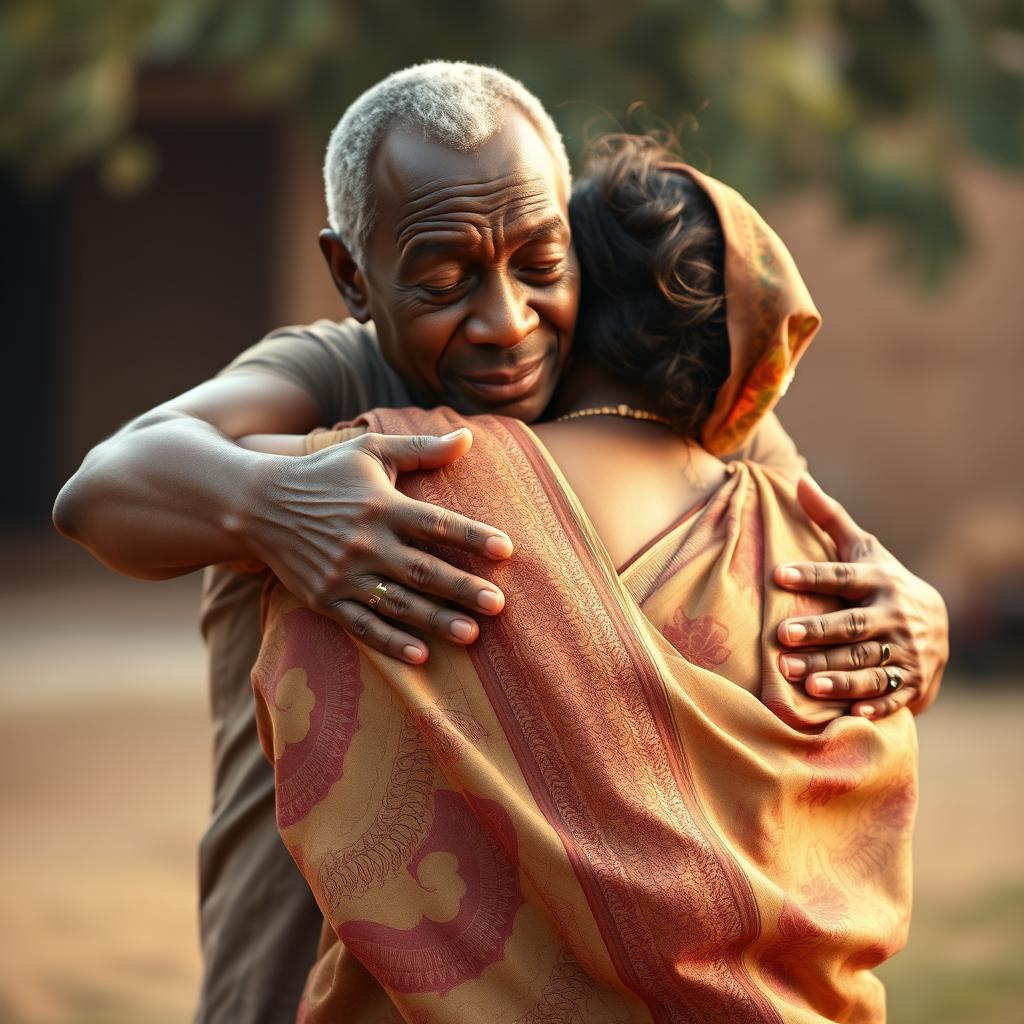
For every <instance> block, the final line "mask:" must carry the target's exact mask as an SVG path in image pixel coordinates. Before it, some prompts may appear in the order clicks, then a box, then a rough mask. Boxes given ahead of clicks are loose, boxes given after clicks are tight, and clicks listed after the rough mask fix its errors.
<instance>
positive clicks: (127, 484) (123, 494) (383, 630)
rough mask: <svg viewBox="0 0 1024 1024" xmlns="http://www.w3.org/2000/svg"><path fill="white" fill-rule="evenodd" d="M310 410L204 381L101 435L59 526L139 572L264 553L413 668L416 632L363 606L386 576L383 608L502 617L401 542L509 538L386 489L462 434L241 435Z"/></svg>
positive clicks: (245, 380)
mask: <svg viewBox="0 0 1024 1024" xmlns="http://www.w3.org/2000/svg"><path fill="white" fill-rule="evenodd" d="M319 415H320V414H319V411H318V409H317V407H316V405H315V403H314V402H313V400H312V399H311V398H310V397H309V395H308V394H307V393H306V392H305V391H304V390H303V389H302V388H301V387H299V386H298V385H297V384H295V383H292V382H290V381H287V380H284V379H282V378H280V377H276V376H274V375H272V374H270V373H258V372H254V373H233V374H228V375H225V376H221V377H218V378H215V379H214V380H210V381H207V382H205V383H203V384H200V385H199V386H198V387H196V388H193V389H192V390H191V391H188V392H186V393H185V394H184V395H181V396H180V397H178V398H176V399H172V400H171V401H170V402H167V403H165V404H164V405H161V406H158V407H157V408H156V409H154V410H152V411H151V412H149V413H146V414H144V415H143V416H140V417H139V418H138V419H136V420H134V421H133V422H132V423H129V424H128V425H127V426H126V427H124V428H123V429H122V430H120V431H119V432H118V433H116V434H114V435H113V436H112V437H110V438H108V439H107V440H106V441H103V442H102V443H101V444H99V445H97V446H96V448H94V449H93V450H92V451H91V452H90V453H89V455H88V456H86V458H85V460H84V461H83V463H82V466H81V467H80V468H79V470H78V471H77V472H76V473H75V475H74V476H73V477H72V478H71V479H70V480H69V481H68V483H67V484H66V485H65V486H64V488H63V489H62V490H61V492H60V494H59V495H58V497H57V502H56V504H55V506H54V523H55V525H56V527H57V529H58V530H59V531H60V532H61V533H63V534H64V535H65V536H68V537H70V538H71V539H73V540H76V541H78V542H79V543H80V544H82V545H84V546H85V547H86V548H88V549H89V550H90V551H91V552H92V553H93V554H94V555H95V556H96V557H97V558H98V559H99V560H100V561H102V562H104V563H105V564H107V565H109V566H110V567H111V568H113V569H116V570H117V571H118V572H122V573H125V574H126V575H130V576H134V577H137V578H142V579H165V578H168V577H171V576H177V575H181V574H183V573H185V572H189V571H191V570H192V569H195V568H198V567H200V566H203V565H210V564H214V563H219V562H228V561H238V560H248V559H257V560H259V561H261V562H263V563H264V564H266V565H267V566H269V567H270V569H271V570H272V571H273V572H274V573H275V574H276V575H277V576H278V577H279V578H280V579H281V580H282V582H283V583H284V584H285V586H287V587H288V588H289V590H291V591H292V592H293V593H294V594H295V595H296V596H297V597H299V598H300V600H302V601H304V602H305V603H307V604H308V605H309V606H311V607H313V608H315V609H316V610H317V611H320V612H322V613H323V614H326V615H329V616H331V617H332V618H334V619H336V620H337V621H339V622H340V623H341V624H342V625H344V626H345V627H346V628H347V629H349V630H350V631H351V632H353V633H354V634H355V635H357V636H360V637H361V638H362V639H364V640H366V642H367V643H369V644H370V645H371V646H373V647H376V648H377V649H379V650H381V651H384V652H385V653H389V654H392V655H394V656H396V657H400V658H403V659H404V660H406V661H410V662H413V663H419V662H421V661H423V660H425V658H426V657H427V651H426V647H425V645H424V643H423V642H422V641H421V640H419V639H418V638H416V637H415V636H412V635H411V634H409V633H407V632H405V631H403V630H401V629H398V628H396V627H394V626H393V625H392V624H391V623H390V622H387V621H385V620H384V619H382V618H381V617H380V616H379V615H377V614H374V612H373V611H371V610H370V609H369V608H368V607H367V603H366V602H367V601H368V599H369V598H370V597H371V596H372V595H373V593H374V589H375V587H376V584H377V583H378V582H380V581H382V580H387V581H388V583H387V586H388V594H387V597H386V600H385V601H383V602H381V605H380V610H381V611H382V612H384V614H386V615H387V616H388V617H389V618H391V619H396V620H399V621H401V622H405V623H408V624H409V625H413V626H418V627H421V628H423V629H426V630H430V631H432V632H434V633H435V634H437V635H440V636H443V637H445V638H446V639H449V640H455V641H457V642H462V643H466V642H471V641H472V640H473V639H475V638H476V635H477V633H478V627H477V625H476V623H475V622H474V621H473V620H472V619H471V618H470V617H468V616H466V615H464V614H463V615H460V614H459V613H458V611H457V610H455V609H450V608H447V607H446V606H445V604H444V602H445V601H453V602H455V603H457V604H461V605H462V606H463V607H466V608H469V609H471V610H473V611H476V612H483V613H485V614H496V613H497V612H499V611H500V610H501V607H502V606H503V604H504V597H503V595H502V594H501V592H500V590H498V588H497V587H495V586H494V585H493V584H491V583H489V582H488V581H486V580H483V579H481V578H479V577H475V576H471V575H469V574H467V573H464V572H461V571H459V570H457V569H454V568H453V567H451V566H450V565H448V564H447V563H445V562H442V561H440V560H439V559H436V558H433V557H431V556H428V555H426V554H424V553H423V552H422V551H420V550H418V549H416V548H412V547H410V545H409V541H416V540H422V541H433V542H437V543H441V544H445V545H448V546H452V547H456V548H460V549H462V550H465V551H469V552H473V553H476V554H479V555H483V556H485V557H490V558H494V559H500V558H505V557H508V556H509V555H510V554H511V549H512V544H511V541H510V540H509V539H508V537H507V536H505V534H503V533H502V532H501V531H499V530H495V529H494V528H492V527H490V526H488V525H486V524H483V523H476V522H473V521H472V520H468V519H465V518H464V517H462V516H456V515H453V514H451V513H449V512H447V511H445V510H439V509H437V508H435V507H434V506H432V505H428V504H425V503H423V502H416V501H413V500H412V499H409V498H407V497H405V496H404V495H402V494H400V493H399V492H398V491H396V490H395V489H394V486H393V485H394V480H395V477H396V476H397V474H398V473H399V472H404V471H411V470H415V469H432V468H438V467H440V466H443V465H447V464H448V463H449V462H452V461H454V460H455V459H456V458H458V457H460V456H461V455H462V454H464V453H465V452H466V451H467V450H468V449H469V446H470V444H471V443H472V438H471V436H470V435H469V434H468V432H466V431H462V432H456V433H455V434H453V435H450V436H449V437H447V438H427V437H393V438H385V437H381V436H379V435H374V434H367V435H364V436H363V437H362V438H359V439H357V440H355V441H352V442H349V443H348V444H344V445H339V446H337V447H335V448H332V449H330V450H328V451H324V452H321V453H319V454H317V455H315V456H310V457H308V458H303V459H294V458H288V457H285V456H277V455H268V454H261V453H258V452H253V451H248V450H246V449H244V448H241V447H240V446H239V445H237V444H236V443H235V438H237V437H240V436H243V435H245V434H258V433H264V434H266V433H279V434H289V433H290V434H296V433H305V432H306V431H308V430H309V429H310V428H311V427H313V426H315V425H316V422H317V420H318V418H319ZM438 599H440V600H438Z"/></svg>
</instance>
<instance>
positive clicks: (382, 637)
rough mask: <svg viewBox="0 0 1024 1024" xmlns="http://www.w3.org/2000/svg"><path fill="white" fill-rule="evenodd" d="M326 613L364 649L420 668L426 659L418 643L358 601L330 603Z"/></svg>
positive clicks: (425, 654) (419, 641) (414, 638)
mask: <svg viewBox="0 0 1024 1024" xmlns="http://www.w3.org/2000/svg"><path fill="white" fill-rule="evenodd" d="M329 611H330V615H331V618H333V619H334V620H335V621H336V622H339V623H340V624H341V625H342V626H344V627H345V629H346V630H347V631H348V632H349V633H351V634H352V636H354V637H355V638H356V639H357V640H361V641H362V642H363V643H364V644H366V646H367V647H372V648H373V649H374V650H375V651H380V652H381V654H387V655H390V656H391V657H392V658H398V659H399V660H401V661H405V662H408V664H410V665H422V664H423V662H425V661H426V660H427V655H428V653H429V652H428V651H427V647H426V645H425V644H424V643H423V641H422V640H418V639H417V638H416V637H414V636H410V635H409V634H408V633H404V632H402V630H400V629H395V627H394V626H392V625H391V624H390V623H387V622H385V621H384V620H383V619H382V618H381V617H380V616H379V615H377V614H376V613H375V612H374V611H372V610H371V609H369V608H367V607H366V605H364V604H360V603H359V602H358V601H348V600H341V601H334V602H332V604H331V605H330V606H329Z"/></svg>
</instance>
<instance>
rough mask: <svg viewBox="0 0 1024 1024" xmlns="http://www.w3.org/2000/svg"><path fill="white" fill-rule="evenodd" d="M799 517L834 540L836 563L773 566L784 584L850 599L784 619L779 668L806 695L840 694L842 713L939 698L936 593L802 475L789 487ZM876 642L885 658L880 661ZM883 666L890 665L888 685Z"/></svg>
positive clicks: (941, 625)
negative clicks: (895, 684)
mask: <svg viewBox="0 0 1024 1024" xmlns="http://www.w3.org/2000/svg"><path fill="white" fill-rule="evenodd" d="M797 495H798V497H799V499H800V504H801V505H802V506H803V508H804V511H805V512H806V513H807V515H808V516H809V517H810V518H811V519H812V520H813V521H814V522H815V523H817V524H818V526H820V527H821V528H822V529H823V530H825V532H826V533H828V535H829V536H830V537H831V538H832V539H833V540H834V541H835V543H836V546H837V548H838V551H839V557H840V558H841V559H843V561H842V562H804V563H797V564H792V565H780V566H778V567H776V569H775V582H776V583H777V584H778V585H779V586H781V587H784V588H785V589H786V590H794V591H810V592H814V593H818V594H832V595H835V596H837V597H840V598H843V599H844V600H847V601H850V602H852V603H853V604H854V605H855V607H853V608H850V609H847V610H846V611H839V612H831V613H829V614H827V615H819V616H810V617H807V618H795V619H787V620H786V621H785V622H783V623H782V624H781V625H780V626H779V630H778V636H779V640H780V642H781V643H782V644H783V645H784V646H786V647H789V648H791V650H790V652H788V653H786V654H783V655H781V656H780V659H779V663H780V668H781V670H782V673H783V675H785V676H786V678H787V679H789V680H790V681H791V682H794V683H801V682H802V683H803V685H804V687H805V689H806V690H807V693H808V694H810V696H812V697H822V698H832V699H834V698H836V697H839V698H844V697H845V698H849V699H851V700H853V701H854V703H853V705H852V707H851V709H850V710H851V712H852V713H853V714H859V715H865V716H867V717H874V718H881V717H882V716H884V715H888V714H891V713H892V712H894V711H896V710H897V709H899V708H901V707H904V706H909V707H910V709H911V711H913V712H914V714H919V713H920V712H921V711H923V710H924V709H925V708H926V707H928V706H929V705H930V704H931V702H932V701H933V700H935V698H936V697H937V696H938V692H939V685H940V683H941V680H942V672H943V669H944V668H945V665H946V661H947V660H948V657H949V623H948V619H947V615H946V606H945V603H944V602H943V600H942V598H941V597H940V596H939V593H938V591H936V590H935V589H934V587H931V586H929V585H928V584H927V583H925V582H924V580H921V579H918V577H916V576H915V575H914V574H913V573H911V572H910V571H909V570H907V569H906V568H905V567H904V566H903V565H901V564H900V563H899V562H898V561H897V560H896V559H895V558H894V557H893V555H892V554H890V552H888V551H887V550H886V549H885V548H884V547H883V546H882V545H881V544H880V543H879V542H878V540H877V539H876V538H875V537H873V536H872V535H871V534H869V533H865V532H864V531H863V530H861V528H860V527H859V526H858V525H857V524H856V523H855V522H854V521H853V519H851V518H850V516H849V514H848V513H847V512H846V510H845V509H844V508H843V507H842V506H841V505H840V504H839V503H838V502H837V501H835V500H834V499H833V498H830V497H829V496H828V495H827V494H825V492H824V491H822V490H821V488H820V487H818V485H817V484H816V483H815V482H814V481H813V480H812V479H811V478H810V477H809V476H806V475H805V476H804V477H802V478H801V480H800V483H799V485H798V487H797ZM883 645H888V648H889V652H890V658H889V661H888V662H887V663H886V665H885V667H884V668H883V667H882V657H883ZM886 669H889V670H893V669H895V671H896V672H897V673H898V676H899V678H900V679H901V680H902V682H901V684H900V686H899V688H898V689H896V690H894V691H890V690H889V677H888V673H887V671H886Z"/></svg>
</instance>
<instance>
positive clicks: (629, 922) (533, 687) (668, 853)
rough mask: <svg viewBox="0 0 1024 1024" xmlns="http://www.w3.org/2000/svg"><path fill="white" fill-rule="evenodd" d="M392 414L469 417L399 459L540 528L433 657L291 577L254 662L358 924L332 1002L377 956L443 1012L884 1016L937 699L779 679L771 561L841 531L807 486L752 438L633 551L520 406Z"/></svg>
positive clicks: (405, 423)
mask: <svg viewBox="0 0 1024 1024" xmlns="http://www.w3.org/2000/svg"><path fill="white" fill-rule="evenodd" d="M370 422H371V427H372V428H373V429H375V430H379V431H382V432H388V433H419V432H426V433H436V432H438V431H440V432H445V431H446V430H448V429H451V428H452V427H457V426H464V425H468V426H470V427H471V428H472V429H473V430H474V432H475V437H476V441H475V444H474V448H473V450H472V451H471V453H470V454H469V455H467V456H466V457H465V458H464V459H462V460H460V461H459V462H458V463H456V464H454V465H453V466H451V467H448V468H446V469H444V470H441V471H438V472H432V473H429V474H416V475H414V476H412V477H409V478H403V479H402V481H401V486H402V488H403V490H405V491H406V493H408V494H410V495H411V496H413V497H416V498H419V499H422V500H429V501H435V502H437V503H439V504H444V505H445V506H446V507H450V508H453V509H454V510H456V511H459V512H462V513H464V514H467V515H472V516H473V517H475V518H483V519H485V520H487V521H493V522H496V523H498V524H499V525H503V526H505V527H506V529H507V531H508V532H509V533H510V535H512V536H513V537H514V538H516V541H517V550H516V554H515V556H514V557H513V558H512V559H511V560H510V561H509V562H508V563H507V564H506V565H505V566H504V567H503V568H502V569H501V570H500V571H501V574H502V578H501V579H500V580H499V581H498V582H500V584H501V586H502V588H503V590H504V591H505V593H506V595H507V597H508V604H507V606H506V609H505V612H504V613H503V614H502V615H501V616H500V617H498V618H497V619H493V620H488V621H487V622H484V623H482V624H481V636H480V639H479V641H478V642H477V643H476V644H475V645H473V646H472V647H471V648H462V647H456V646H455V645H451V646H449V647H446V648H443V649H441V650H435V653H434V656H433V657H432V658H431V661H430V662H428V664H427V665H426V666H424V667H421V668H413V667H410V666H403V665H400V664H399V663H396V662H394V661H393V660H391V659H388V658H386V657H384V656H382V655H378V654H377V653H375V652H373V651H371V650H369V649H367V648H364V647H362V646H361V645H357V644H355V643H354V642H353V641H352V640H351V639H350V638H349V637H348V636H347V635H346V634H345V633H344V632H343V631H342V630H341V629H340V628H339V627H337V626H335V625H334V624H333V623H332V622H330V621H328V620H326V619H323V618H321V617H319V616H316V615H314V614H313V613H311V612H308V611H306V610H304V609H302V608H300V607H298V604H297V602H295V601H294V599H293V598H291V597H290V595H288V594H287V592H285V591H283V590H282V589H281V588H280V587H278V588H276V589H275V590H274V591H273V592H272V593H271V594H270V595H269V599H268V603H267V606H266V622H265V628H266V641H265V647H264V653H263V655H262V656H261V660H260V664H259V665H258V666H257V670H256V672H255V674H254V682H255V686H256V693H257V704H258V707H259V708H260V719H261V729H262V733H263V737H264V741H265V745H266V748H267V750H268V753H270V754H271V755H272V756H273V757H274V762H275V774H276V779H277V791H278V813H279V821H280V825H281V829H282V835H283V837H284V838H285V841H286V843H287V844H288V846H289V848H290V849H291V850H292V853H293V855H294V856H295V858H296V861H297V863H298V864H299V865H300V867H301V868H302V870H303V872H304V873H305V875H306V878H307V879H308V880H309V882H310V885H311V886H312V888H313V889H314V892H315V893H316V895H317V898H318V900H319V902H320V904H321V907H322V908H323V909H324V911H325V913H326V914H327V916H328V919H329V921H330V923H331V924H332V926H333V927H334V930H335V933H336V934H337V935H338V936H339V937H340V939H341V940H342V945H341V946H338V947H336V949H335V952H334V954H333V956H334V958H335V961H334V962H332V961H331V960H329V959H328V960H325V962H324V963H325V966H324V967H323V970H324V971H325V972H326V973H325V974H321V975H318V977H319V981H317V982H315V983H314V984H313V985H312V986H311V989H310V992H311V993H314V996H312V997H311V998H312V1003H311V1004H310V1005H309V1013H310V1017H309V1019H310V1020H314V1021H318V1020H321V1019H324V1020H328V1019H331V1018H330V1013H329V1011H330V1007H331V1006H335V1007H336V1006H338V1005H345V1006H347V1007H352V1006H354V1005H356V1003H355V1002H354V1000H356V999H357V997H358V998H359V999H362V998H367V999H369V996H368V994H367V992H368V990H367V988H366V986H367V985H368V984H369V985H370V986H371V989H372V986H373V985H379V986H382V988H377V989H372V990H373V991H375V992H377V993H378V994H381V993H383V992H384V991H386V992H387V994H388V996H389V997H390V999H391V1000H392V1001H393V1002H395V1003H396V1004H398V1005H400V1006H401V1008H402V1012H403V1014H405V1015H406V1016H407V1017H408V1016H413V1017H415V1018H416V1019H422V1020H424V1021H460V1020H467V1019H484V1018H485V1017H486V1019H493V1020H495V1021H504V1020H507V1021H510V1022H511V1021H513V1020H520V1019H573V1018H574V1017H576V1018H579V1019H585V1020H595V1021H600V1020H620V1021H622V1020H625V1021H652V1020H658V1021H660V1020H667V1021H675V1020H680V1021H684V1020H730V1021H750V1022H754V1021H777V1020H780V1019H792V1020H801V1021H821V1020H823V1019H837V1015H845V1019H864V1020H867V1019H879V1018H880V1015H881V1009H880V1007H881V998H882V997H881V990H880V987H879V986H878V984H877V982H876V981H875V980H874V979H873V978H872V977H871V975H870V970H869V969H870V967H871V966H873V965H874V964H876V963H878V962H879V961H880V960H881V959H884V957H885V956H887V955H889V954H890V953H891V952H893V951H894V950H895V949H896V948H898V947H899V946H900V945H901V944H902V941H903V936H904V934H905V927H906V914H907V908H908V905H909V876H908V862H907V857H906V853H907V848H908V841H909V824H910V821H911V819H912V814H913V796H914V780H913V739H912V724H911V723H910V721H909V717H905V716H894V719H891V720H885V721H884V722H880V723H871V722H868V721H867V720H861V719H852V718H843V717H841V710H842V709H841V708H840V707H839V706H834V707H829V706H822V705H821V704H820V703H819V702H811V701H807V702H806V704H801V703H800V701H801V698H800V695H799V691H795V690H794V689H793V688H792V687H790V686H789V684H788V683H786V682H785V680H783V679H782V678H781V676H779V674H778V671H777V668H775V660H776V654H777V650H776V649H775V648H774V641H773V639H772V638H770V637H763V636H762V635H761V624H762V622H763V621H764V620H765V618H766V616H767V618H768V620H769V621H771V620H772V619H774V618H775V616H776V615H777V614H778V608H777V604H778V602H779V601H780V600H792V598H790V597H789V596H788V595H786V594H783V593H781V592H779V591H777V590H775V589H772V588H769V587H767V586H766V585H765V568H764V566H765V562H766V560H768V559H770V560H775V559H776V558H778V557H782V558H784V559H789V558H793V557H806V556H808V555H810V556H812V557H815V556H816V557H820V556H821V554H822V553H823V549H822V544H821V542H820V541H819V540H818V539H817V538H816V536H815V535H814V534H813V533H812V532H811V531H810V530H808V528H807V527H806V525H805V524H804V523H803V519H802V516H801V515H800V513H799V510H798V508H797V506H796V504H795V502H794V501H793V499H792V495H791V494H790V493H788V490H787V487H786V485H785V484H784V483H783V482H782V481H780V480H777V479H775V478H773V477H772V476H771V475H770V474H766V473H764V472H762V471H759V470H756V469H753V468H750V467H747V466H745V465H743V464H739V465H737V466H736V467H734V468H732V469H731V470H730V471H729V472H728V474H727V475H726V477H725V479H724V482H723V483H722V484H721V485H720V486H719V487H718V488H717V489H716V490H715V491H714V493H713V494H712V495H711V497H710V500H709V501H708V502H707V503H706V505H705V506H704V507H703V508H702V509H701V510H700V511H699V512H698V513H697V514H696V515H695V516H694V517H692V518H691V519H690V520H688V521H687V522H685V523H681V524H679V525H678V526H677V527H676V528H674V529H670V530H669V531H668V532H667V533H666V534H665V535H664V536H663V537H661V538H660V539H659V540H658V541H657V542H656V543H655V544H653V545H651V546H650V547H649V548H648V549H647V551H645V552H644V553H643V554H642V556H641V557H640V558H638V559H637V560H635V561H634V563H633V564H632V565H631V566H629V567H628V568H627V569H626V570H625V571H624V572H623V573H622V574H620V573H618V572H617V571H616V567H615V566H614V565H613V564H612V563H611V561H610V559H609V557H608V553H607V552H606V550H605V547H604V545H603V544H602V543H601V542H600V541H599V540H598V538H597V537H596V534H595V532H594V530H593V528H592V526H591V524H590V522H589V517H588V516H587V515H586V513H585V511H584V510H583V508H582V506H581V505H580V502H579V501H578V500H577V498H576V496H575V495H574V494H573V492H572V490H571V488H569V487H567V486H566V483H565V481H564V478H563V475H562V474H561V473H560V471H559V470H558V468H557V467H556V466H555V465H554V463H553V462H552V461H551V460H550V458H549V456H548V454H547V453H546V451H545V450H544V449H543V448H542V447H539V446H538V445H537V443H536V441H535V439H534V436H533V434H532V433H531V432H530V431H529V430H528V429H527V428H525V427H523V426H522V425H521V424H517V423H515V422H513V421H507V420H498V419H493V418H487V417H484V418H477V419H475V420H472V421H465V420H462V419H461V418H459V417H457V416H455V415H454V414H452V413H451V412H450V411H445V410H439V411H434V412H429V413H428V412H423V411H419V410H404V411H399V412H383V411H382V412H380V413H377V414H375V415H374V416H372V417H370ZM467 558H468V556H467ZM737 684H738V685H737ZM353 954H354V955H355V956H356V957H358V959H359V961H360V962H361V964H362V965H363V967H359V968H358V969H357V968H356V967H355V966H354V965H352V964H347V965H346V964H344V963H342V961H344V958H345V957H346V956H351V955H353ZM364 967H365V968H367V969H368V970H369V972H370V974H369V975H368V974H367V972H366V970H364ZM371 975H372V977H371ZM318 984H319V985H320V986H321V987H320V988H319V989H318V988H317V985H318ZM353 985H355V988H353ZM316 992H320V993H321V995H322V998H321V996H316V995H315V993H316ZM321 1011H322V1015H321ZM531 1015H532V1016H531ZM545 1015H546V1016H545ZM350 1019H352V1020H355V1021H358V1020H362V1019H367V1020H369V1019H375V1018H373V1017H370V1016H367V1017H365V1018H364V1017H361V1016H359V1015H358V1014H353V1015H352V1016H351V1018H350Z"/></svg>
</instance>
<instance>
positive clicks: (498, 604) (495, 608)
mask: <svg viewBox="0 0 1024 1024" xmlns="http://www.w3.org/2000/svg"><path fill="white" fill-rule="evenodd" d="M476 603H477V604H478V605H479V606H480V607H481V608H482V609H483V610H484V611H485V612H500V611H501V609H502V608H504V607H505V599H504V598H503V597H502V596H501V594H498V593H496V592H495V591H493V590H481V591H480V593H479V595H478V596H477V599H476Z"/></svg>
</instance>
